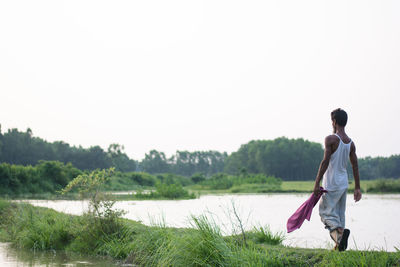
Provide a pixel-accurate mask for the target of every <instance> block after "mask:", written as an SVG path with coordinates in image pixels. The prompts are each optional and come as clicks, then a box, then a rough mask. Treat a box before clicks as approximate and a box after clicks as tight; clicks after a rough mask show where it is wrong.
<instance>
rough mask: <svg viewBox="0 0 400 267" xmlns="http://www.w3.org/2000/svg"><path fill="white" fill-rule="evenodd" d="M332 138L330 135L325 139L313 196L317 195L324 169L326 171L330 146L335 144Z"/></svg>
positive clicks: (329, 157) (330, 152) (330, 153)
mask: <svg viewBox="0 0 400 267" xmlns="http://www.w3.org/2000/svg"><path fill="white" fill-rule="evenodd" d="M334 138H335V137H333V136H332V135H330V136H327V137H326V138H325V150H324V158H323V159H322V161H321V164H320V165H319V169H318V174H317V177H316V178H315V185H314V195H318V193H319V187H320V183H321V179H322V176H324V173H325V172H326V169H328V166H329V161H330V159H331V155H332V144H333V143H334V142H335V139H334Z"/></svg>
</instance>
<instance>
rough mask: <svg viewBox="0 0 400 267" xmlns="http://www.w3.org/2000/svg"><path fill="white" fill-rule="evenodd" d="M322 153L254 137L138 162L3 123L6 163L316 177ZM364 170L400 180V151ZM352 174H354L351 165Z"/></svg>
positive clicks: (114, 150)
mask: <svg viewBox="0 0 400 267" xmlns="http://www.w3.org/2000/svg"><path fill="white" fill-rule="evenodd" d="M322 157H323V147H322V145H321V144H320V143H316V142H310V141H307V140H304V139H302V138H298V139H288V138H286V137H280V138H276V139H274V140H254V141H250V142H249V143H247V144H243V145H242V146H241V147H240V148H239V149H238V151H236V152H233V153H231V154H229V155H228V154H227V153H226V152H218V151H194V152H189V151H177V152H176V153H175V154H174V155H172V156H170V157H167V156H166V155H165V153H164V152H160V151H157V150H151V151H150V152H148V153H146V154H145V157H144V158H143V159H142V160H141V161H136V160H133V159H131V158H129V157H128V156H127V155H126V153H125V152H124V147H123V146H122V145H119V144H111V145H110V146H109V147H108V149H107V150H106V151H105V150H103V149H102V148H101V147H100V146H92V147H89V148H83V147H81V146H79V147H76V146H70V145H69V144H67V143H65V142H63V141H57V142H47V141H46V140H43V139H41V138H39V137H34V136H33V134H32V131H31V130H30V129H27V130H26V131H25V132H21V131H18V130H17V129H9V130H8V131H7V132H5V133H4V134H3V133H2V132H1V127H0V163H10V164H20V165H25V166H26V165H36V164H38V163H39V161H40V160H55V161H60V162H62V163H64V164H67V163H71V164H72V165H73V166H74V167H76V168H78V169H79V170H94V169H105V168H109V167H115V168H116V170H117V171H121V172H132V171H141V172H147V173H150V174H161V173H172V174H176V175H181V176H186V177H190V176H193V175H195V174H196V173H201V174H202V175H205V176H206V177H210V176H212V175H214V174H218V173H227V174H243V173H250V174H264V175H267V176H271V175H272V176H275V177H280V178H282V179H283V180H312V179H314V178H315V175H316V173H317V171H318V166H319V163H320V161H321V159H322ZM359 170H360V176H361V178H362V179H377V178H399V177H400V155H393V156H390V157H374V158H372V157H366V158H360V159H359ZM349 175H350V177H351V176H352V172H351V167H350V165H349ZM0 178H1V177H0Z"/></svg>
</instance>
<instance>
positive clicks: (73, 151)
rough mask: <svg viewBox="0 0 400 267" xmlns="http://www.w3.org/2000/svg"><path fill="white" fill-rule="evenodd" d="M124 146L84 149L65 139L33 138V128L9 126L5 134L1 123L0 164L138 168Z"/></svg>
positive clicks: (129, 169) (113, 145)
mask: <svg viewBox="0 0 400 267" xmlns="http://www.w3.org/2000/svg"><path fill="white" fill-rule="evenodd" d="M123 149H124V148H123V146H121V145H118V144H111V145H110V146H109V147H108V150H107V151H104V150H103V149H102V148H101V147H100V146H92V147H90V148H87V149H85V148H82V147H81V146H79V147H75V146H70V145H69V144H67V143H65V142H63V141H57V142H53V143H50V142H47V141H45V140H43V139H41V138H39V137H34V136H33V134H32V130H31V129H27V130H26V132H20V131H18V130H17V129H9V130H8V131H7V132H6V133H4V134H2V133H1V126H0V163H1V162H6V163H11V164H21V165H36V164H37V163H38V162H39V161H40V160H57V161H60V162H64V163H71V164H72V165H73V166H75V167H76V168H78V169H81V170H94V169H98V168H99V169H105V168H109V167H115V168H116V169H117V170H119V171H135V170H136V165H137V163H136V162H135V161H134V160H132V159H130V158H129V157H128V156H127V155H126V154H125V153H124V152H123Z"/></svg>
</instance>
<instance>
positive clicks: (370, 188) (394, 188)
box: [187, 179, 400, 195]
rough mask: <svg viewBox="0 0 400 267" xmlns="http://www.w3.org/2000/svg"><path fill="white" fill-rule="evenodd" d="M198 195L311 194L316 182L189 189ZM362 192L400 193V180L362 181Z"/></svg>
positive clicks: (199, 186)
mask: <svg viewBox="0 0 400 267" xmlns="http://www.w3.org/2000/svg"><path fill="white" fill-rule="evenodd" d="M187 188H188V189H189V190H190V191H191V192H194V193H196V194H199V195H201V194H229V193H311V192H312V189H313V188H314V181H282V183H281V184H280V185H279V186H277V185H273V186H271V185H269V184H268V183H253V184H248V183H244V184H239V185H232V187H230V188H225V189H213V188H210V187H207V186H204V185H201V184H196V185H191V186H188V187H187ZM361 190H362V192H364V193H389V194H393V193H400V179H379V180H366V181H361ZM353 191H354V182H353V181H350V184H349V192H353Z"/></svg>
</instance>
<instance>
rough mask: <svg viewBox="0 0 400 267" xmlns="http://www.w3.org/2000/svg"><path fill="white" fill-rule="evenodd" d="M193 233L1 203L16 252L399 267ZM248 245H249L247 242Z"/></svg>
mask: <svg viewBox="0 0 400 267" xmlns="http://www.w3.org/2000/svg"><path fill="white" fill-rule="evenodd" d="M192 226H193V229H176V228H169V227H165V226H164V225H162V224H160V225H157V226H151V227H150V226H145V225H142V224H140V223H138V222H135V221H131V220H125V219H120V218H117V217H102V218H96V217H93V216H92V215H90V214H86V215H84V216H71V215H66V214H63V213H58V212H55V211H54V210H51V209H46V208H39V207H33V206H31V205H27V204H15V203H10V202H6V201H0V240H1V241H7V242H12V244H13V245H14V246H15V247H19V248H28V249H35V250H50V249H54V250H56V251H57V250H58V251H72V252H78V253H83V254H88V255H99V256H106V257H110V258H112V259H115V260H119V261H121V262H122V263H130V264H135V265H139V266H398V264H399V261H400V253H399V252H398V253H388V252H367V251H347V252H343V253H339V252H336V251H330V250H323V249H299V248H290V247H285V246H283V245H282V244H281V241H282V236H281V235H279V234H278V235H276V234H273V233H271V232H270V231H269V230H268V228H258V229H254V230H253V231H251V232H247V233H245V239H244V238H243V236H242V235H238V236H228V237H224V236H223V235H222V234H221V231H220V230H219V228H218V226H217V225H215V224H214V223H213V222H212V221H210V220H208V219H207V218H206V217H202V216H200V217H197V218H192ZM244 240H245V241H244Z"/></svg>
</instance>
